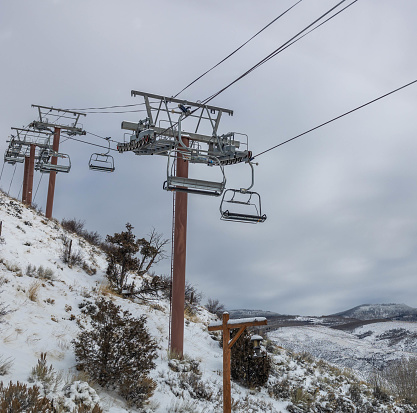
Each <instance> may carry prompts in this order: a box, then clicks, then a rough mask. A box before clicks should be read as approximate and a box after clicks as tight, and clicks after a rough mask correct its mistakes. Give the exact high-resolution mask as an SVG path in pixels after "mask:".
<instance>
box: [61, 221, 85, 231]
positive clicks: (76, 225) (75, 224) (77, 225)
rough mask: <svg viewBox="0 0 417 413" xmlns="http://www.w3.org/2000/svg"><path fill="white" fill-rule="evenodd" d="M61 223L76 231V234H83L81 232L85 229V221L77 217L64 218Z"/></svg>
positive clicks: (64, 226)
mask: <svg viewBox="0 0 417 413" xmlns="http://www.w3.org/2000/svg"><path fill="white" fill-rule="evenodd" d="M61 225H62V227H63V228H64V229H66V230H67V231H70V232H74V233H75V234H78V235H81V233H82V232H83V230H84V222H83V221H80V220H79V219H76V218H72V219H65V218H64V219H63V220H62V221H61Z"/></svg>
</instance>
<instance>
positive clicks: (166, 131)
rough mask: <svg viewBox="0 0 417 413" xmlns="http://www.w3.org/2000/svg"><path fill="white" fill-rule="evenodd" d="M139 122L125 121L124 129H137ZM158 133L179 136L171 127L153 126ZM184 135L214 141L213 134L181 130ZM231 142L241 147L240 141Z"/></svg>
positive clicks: (193, 139) (194, 139) (196, 139)
mask: <svg viewBox="0 0 417 413" xmlns="http://www.w3.org/2000/svg"><path fill="white" fill-rule="evenodd" d="M138 125H139V124H138V123H136V122H129V121H126V120H125V121H123V122H122V129H124V130H130V131H136V130H137V128H138ZM152 129H153V130H154V131H155V133H156V134H157V135H163V136H168V137H170V138H177V137H178V131H172V129H171V128H160V127H158V126H155V127H153V128H152ZM181 134H182V135H183V136H186V137H188V138H189V139H190V140H192V141H198V142H204V143H210V142H213V140H214V138H213V136H209V135H202V134H200V133H194V132H181ZM231 144H232V145H233V146H235V147H236V148H239V147H240V142H239V141H231Z"/></svg>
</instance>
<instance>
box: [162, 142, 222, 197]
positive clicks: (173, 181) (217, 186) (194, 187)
mask: <svg viewBox="0 0 417 413" xmlns="http://www.w3.org/2000/svg"><path fill="white" fill-rule="evenodd" d="M179 156H182V157H184V159H185V160H188V159H187V158H189V156H190V154H189V153H187V151H186V150H173V151H170V152H169V153H168V163H167V180H166V181H165V182H164V185H163V188H164V189H165V190H167V191H179V192H187V193H192V194H198V195H211V196H220V195H221V194H222V193H223V191H224V188H225V186H226V175H225V174H224V167H223V165H221V164H220V162H219V160H218V159H217V158H215V157H211V159H210V163H209V164H211V165H213V166H219V167H220V171H221V173H222V180H221V181H206V180H202V179H194V178H184V177H179V176H176V175H175V174H174V173H173V170H174V165H175V161H176V159H177V158H178V157H179Z"/></svg>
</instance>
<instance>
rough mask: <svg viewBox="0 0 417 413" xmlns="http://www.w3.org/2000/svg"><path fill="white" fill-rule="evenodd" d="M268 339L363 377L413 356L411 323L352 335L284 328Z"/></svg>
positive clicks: (415, 332) (415, 326) (416, 347)
mask: <svg viewBox="0 0 417 413" xmlns="http://www.w3.org/2000/svg"><path fill="white" fill-rule="evenodd" d="M396 333H397V334H396ZM268 336H269V338H270V339H271V340H273V341H274V342H275V343H276V344H278V345H280V346H283V347H285V348H288V349H292V350H294V351H297V352H303V351H306V352H309V353H310V354H312V355H313V356H314V357H318V358H322V359H323V360H326V361H328V362H331V363H334V364H336V365H338V366H341V367H348V368H351V369H353V370H356V371H357V372H358V373H360V374H361V375H362V376H363V377H367V376H368V375H369V374H370V373H372V371H373V370H374V369H375V368H377V369H379V368H381V367H384V366H386V365H387V364H388V363H390V362H392V361H393V360H398V359H400V358H403V357H407V358H408V357H412V356H414V357H415V356H416V353H417V340H416V339H417V323H412V322H401V321H392V322H384V323H373V324H368V325H365V326H362V327H359V328H357V329H355V330H354V331H353V332H347V331H341V330H336V329H332V328H329V327H325V326H319V325H314V326H300V327H284V328H280V329H278V330H275V331H273V332H271V333H269V335H268ZM390 338H391V339H390ZM407 338H408V339H407Z"/></svg>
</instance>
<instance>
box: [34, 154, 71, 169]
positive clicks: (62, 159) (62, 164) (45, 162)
mask: <svg viewBox="0 0 417 413" xmlns="http://www.w3.org/2000/svg"><path fill="white" fill-rule="evenodd" d="M53 157H54V158H57V164H56V165H54V164H53V163H52V158H53ZM36 169H39V171H40V172H43V173H49V172H51V171H54V172H65V173H68V172H69V171H70V169H71V160H70V157H69V155H67V154H65V153H59V152H55V151H54V150H52V149H50V148H47V149H43V150H42V151H41V153H40V154H39V159H38V162H37V165H36Z"/></svg>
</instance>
